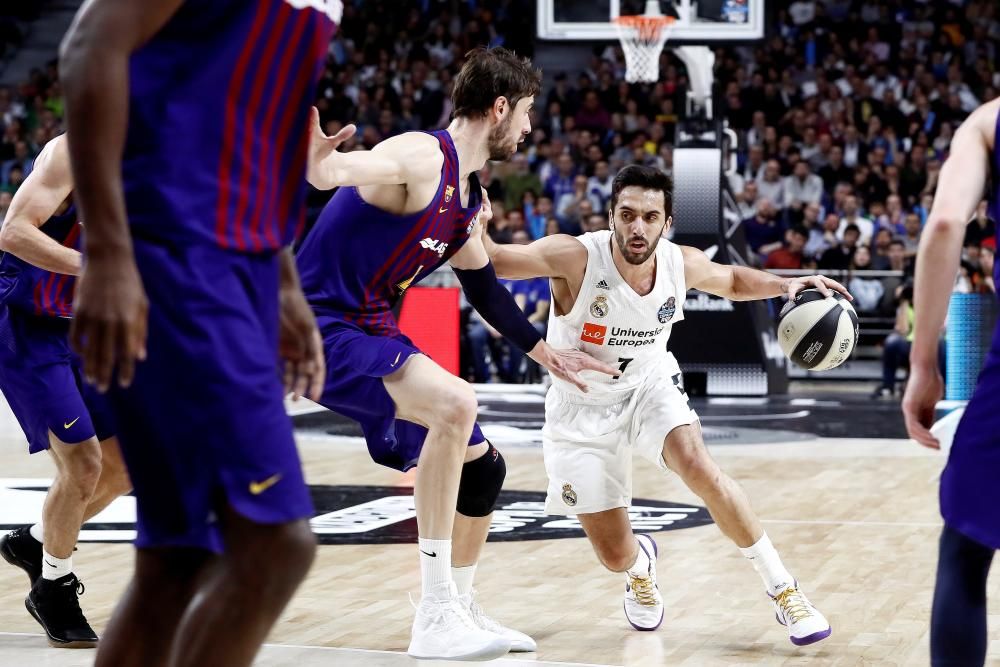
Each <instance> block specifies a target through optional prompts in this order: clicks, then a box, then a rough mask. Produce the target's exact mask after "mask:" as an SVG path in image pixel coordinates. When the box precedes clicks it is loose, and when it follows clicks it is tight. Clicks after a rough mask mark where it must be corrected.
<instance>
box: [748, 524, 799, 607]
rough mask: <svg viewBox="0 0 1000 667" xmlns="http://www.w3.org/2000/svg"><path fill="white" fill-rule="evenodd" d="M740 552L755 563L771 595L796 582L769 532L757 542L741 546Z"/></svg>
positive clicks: (754, 565)
mask: <svg viewBox="0 0 1000 667" xmlns="http://www.w3.org/2000/svg"><path fill="white" fill-rule="evenodd" d="M740 552H741V553H742V554H743V555H744V556H745V557H746V558H748V559H749V560H750V562H751V563H753V569H755V570H757V574H759V575H760V578H761V580H762V581H763V582H764V587H765V588H766V589H767V592H768V593H770V594H771V595H775V594H777V593H778V592H779V591H781V590H783V589H784V588H785V587H787V586H791V585H793V584H794V583H795V579H794V578H793V577H792V575H791V574H790V573H789V572H788V570H786V569H785V566H784V565H783V564H782V562H781V557H780V556H778V552H777V551H775V549H774V545H773V544H771V540H770V539H769V538H768V536H767V533H764V534H763V535H761V537H760V539H759V540H757V543H756V544H754V545H752V546H749V547H741V548H740Z"/></svg>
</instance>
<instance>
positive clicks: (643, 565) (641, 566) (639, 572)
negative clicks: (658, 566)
mask: <svg viewBox="0 0 1000 667" xmlns="http://www.w3.org/2000/svg"><path fill="white" fill-rule="evenodd" d="M635 546H636V549H638V551H639V555H637V556H636V557H635V563H633V564H632V567H630V568H629V569H628V570H626V572H628V573H629V574H631V575H633V576H637V577H648V576H649V554H647V553H646V550H645V549H643V548H642V544H641V543H640V542H639V540H636V541H635Z"/></svg>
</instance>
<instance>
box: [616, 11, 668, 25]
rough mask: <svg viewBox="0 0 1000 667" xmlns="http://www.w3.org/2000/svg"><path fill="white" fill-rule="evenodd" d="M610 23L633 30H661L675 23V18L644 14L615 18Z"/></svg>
mask: <svg viewBox="0 0 1000 667" xmlns="http://www.w3.org/2000/svg"><path fill="white" fill-rule="evenodd" d="M611 22H612V23H618V24H620V25H624V26H628V27H635V28H651V27H653V26H656V27H658V28H662V27H664V26H667V25H671V24H673V23H676V22H677V17H676V16H647V15H646V14H634V15H626V16H616V17H615V18H613V19H611Z"/></svg>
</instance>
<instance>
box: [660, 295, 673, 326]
mask: <svg viewBox="0 0 1000 667" xmlns="http://www.w3.org/2000/svg"><path fill="white" fill-rule="evenodd" d="M676 311H677V300H676V299H675V298H674V297H670V298H669V299H667V302H666V303H665V304H663V305H662V306H660V310H659V311H657V313H656V319H658V320H660V324H666V323H667V322H669V321H670V320H671V318H673V316H674V313H675V312H676Z"/></svg>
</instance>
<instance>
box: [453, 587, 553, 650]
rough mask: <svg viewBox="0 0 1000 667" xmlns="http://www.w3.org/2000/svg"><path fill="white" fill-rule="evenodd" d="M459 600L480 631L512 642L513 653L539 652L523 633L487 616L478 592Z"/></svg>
mask: <svg viewBox="0 0 1000 667" xmlns="http://www.w3.org/2000/svg"><path fill="white" fill-rule="evenodd" d="M458 599H459V601H460V602H461V603H462V606H463V607H465V608H466V609H468V610H469V615H470V616H472V622H473V623H475V624H476V625H477V626H478V627H479V628H480V629H482V630H486V631H488V632H492V633H493V634H495V635H500V636H501V637H503V638H505V639H509V640H510V652H511V653H530V652H532V651H536V650H538V647H537V646H536V644H535V640H534V639H532V638H531V637H529V636H528V635H526V634H524V633H523V632H518V631H517V630H512V629H511V628H508V627H505V626H503V625H501V624H500V623H498V622H497V621H495V620H494V619H492V618H490V617H489V616H487V615H486V612H485V611H484V610H483V608H482V607H481V606H480V605H479V603H478V602H476V591H472V592H471V593H470V594H468V595H461V596H459V598H458Z"/></svg>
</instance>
